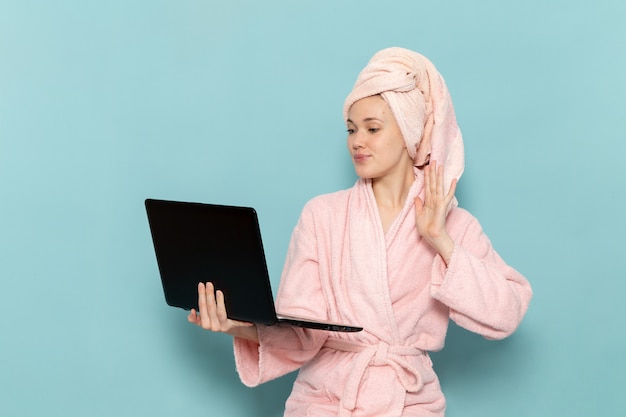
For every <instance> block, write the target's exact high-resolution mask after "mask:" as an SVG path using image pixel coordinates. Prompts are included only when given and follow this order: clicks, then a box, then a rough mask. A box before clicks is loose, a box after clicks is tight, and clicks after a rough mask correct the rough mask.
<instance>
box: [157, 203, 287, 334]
mask: <svg viewBox="0 0 626 417" xmlns="http://www.w3.org/2000/svg"><path fill="white" fill-rule="evenodd" d="M145 205H146V210H147V213H148V221H149V224H150V230H151V232H152V240H153V243H154V249H155V253H156V258H157V263H158V266H159V272H160V275H161V282H162V284H163V291H164V293H165V300H166V302H167V303H168V304H169V305H171V306H174V307H180V308H183V309H186V310H190V309H192V308H195V309H196V310H197V309H198V283H199V282H209V281H210V282H213V283H214V285H215V287H216V289H219V290H222V291H223V292H224V297H225V301H226V310H227V312H228V316H229V318H231V319H235V320H241V321H249V322H256V323H264V324H274V323H275V322H276V312H275V310H274V301H273V297H272V291H271V287H270V281H269V276H268V272H267V264H266V261H265V254H264V252H263V244H262V241H261V233H260V230H259V224H258V219H257V214H256V212H255V210H254V209H252V208H249V207H234V206H224V205H213V204H201V203H184V202H177V201H167V200H155V199H147V200H146V201H145Z"/></svg>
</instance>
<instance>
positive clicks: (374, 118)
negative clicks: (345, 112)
mask: <svg viewBox="0 0 626 417" xmlns="http://www.w3.org/2000/svg"><path fill="white" fill-rule="evenodd" d="M346 122H347V123H352V124H354V122H353V121H352V120H351V119H348V120H346ZM363 122H381V123H385V121H384V120H382V119H379V118H378V117H366V118H365V119H363Z"/></svg>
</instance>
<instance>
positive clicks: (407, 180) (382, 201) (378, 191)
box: [372, 165, 415, 209]
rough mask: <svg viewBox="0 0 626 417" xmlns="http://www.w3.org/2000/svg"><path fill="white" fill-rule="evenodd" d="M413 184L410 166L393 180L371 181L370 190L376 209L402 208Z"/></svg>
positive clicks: (387, 178)
mask: <svg viewBox="0 0 626 417" xmlns="http://www.w3.org/2000/svg"><path fill="white" fill-rule="evenodd" d="M413 182H415V174H414V173H413V166H412V165H411V166H410V167H409V168H408V169H406V170H403V172H402V173H398V175H397V176H394V177H393V178H390V177H383V178H375V179H373V180H372V189H373V191H374V197H375V198H376V203H377V204H378V207H379V208H386V209H400V208H402V207H403V206H404V203H405V201H406V197H407V196H408V194H409V190H410V189H411V186H412V185H413Z"/></svg>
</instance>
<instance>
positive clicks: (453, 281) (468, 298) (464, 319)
mask: <svg viewBox="0 0 626 417" xmlns="http://www.w3.org/2000/svg"><path fill="white" fill-rule="evenodd" d="M446 226H447V229H448V233H449V234H450V235H451V237H452V238H453V239H454V241H455V248H454V252H453V254H452V257H451V259H450V262H449V264H448V266H447V267H446V265H445V263H444V261H443V259H442V258H441V257H440V256H436V257H435V260H434V262H433V268H432V281H431V295H432V297H433V298H435V299H437V300H439V301H440V302H442V303H443V304H445V305H446V306H448V307H449V308H450V318H451V319H452V320H453V321H454V322H455V323H457V324H458V325H459V326H461V327H463V328H465V329H467V330H470V331H472V332H474V333H478V334H480V335H482V336H484V337H485V338H487V339H503V338H505V337H507V336H509V335H510V334H512V333H513V332H514V331H515V329H516V328H517V327H518V326H519V324H520V322H521V321H522V318H523V317H524V314H525V313H526V310H527V309H528V305H529V303H530V299H531V297H532V290H531V287H530V284H529V283H528V281H527V280H526V279H525V278H524V277H523V276H522V275H521V274H520V273H519V272H517V271H516V270H515V269H513V268H512V267H510V266H508V265H507V264H506V263H505V262H504V261H503V260H502V258H500V256H499V255H498V254H497V253H496V252H495V250H494V249H493V247H492V246H491V242H490V241H489V239H488V238H487V236H486V235H485V234H484V233H483V230H482V228H481V226H480V224H479V223H478V220H476V218H474V217H473V216H472V215H471V214H469V213H468V212H467V211H465V210H463V209H459V208H455V209H453V210H452V211H451V212H450V214H449V216H448V219H447V223H446Z"/></svg>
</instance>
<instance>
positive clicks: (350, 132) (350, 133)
mask: <svg viewBox="0 0 626 417" xmlns="http://www.w3.org/2000/svg"><path fill="white" fill-rule="evenodd" d="M346 132H348V135H352V134H353V133H354V129H347V130H346Z"/></svg>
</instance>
